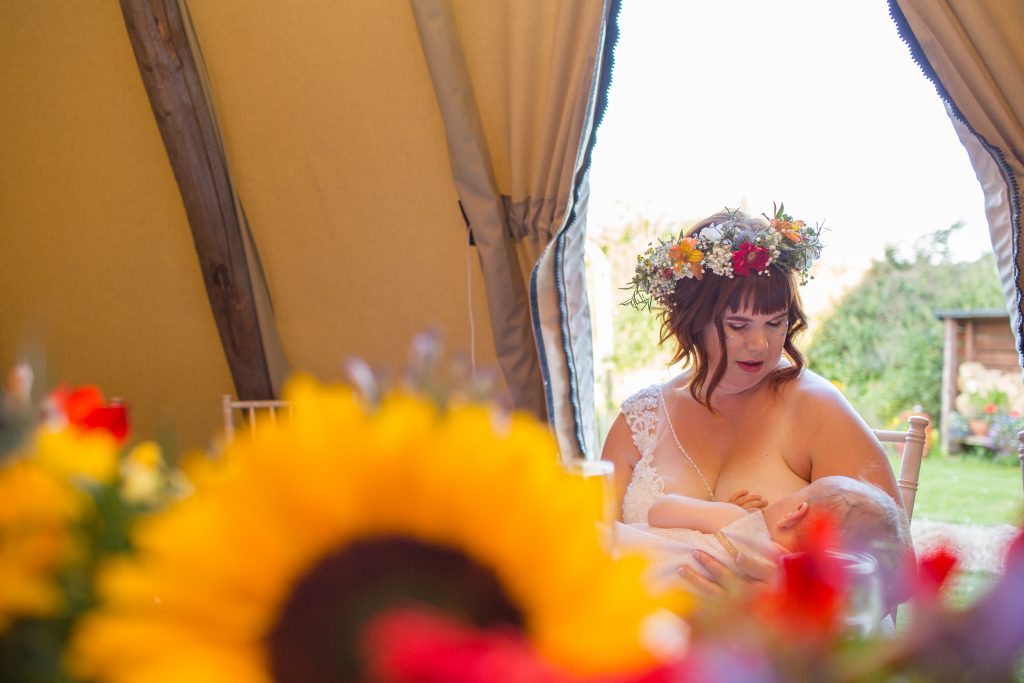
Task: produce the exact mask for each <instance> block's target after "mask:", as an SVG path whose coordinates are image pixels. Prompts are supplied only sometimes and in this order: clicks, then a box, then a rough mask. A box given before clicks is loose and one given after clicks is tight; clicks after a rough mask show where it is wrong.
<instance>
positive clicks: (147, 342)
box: [0, 0, 231, 446]
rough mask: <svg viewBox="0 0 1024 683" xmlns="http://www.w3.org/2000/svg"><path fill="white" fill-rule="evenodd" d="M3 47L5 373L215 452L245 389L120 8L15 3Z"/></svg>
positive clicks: (0, 220) (0, 333)
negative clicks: (69, 391) (234, 401)
mask: <svg viewBox="0 0 1024 683" xmlns="http://www.w3.org/2000/svg"><path fill="white" fill-rule="evenodd" d="M0 44H3V45H4V58H3V60H0V91H2V92H3V97H0V122H2V125H0V158H2V159H3V163H2V164H0V244H2V247H0V253H2V255H3V267H2V268H0V300H2V301H3V302H4V303H3V314H2V318H0V365H2V366H3V367H5V368H6V367H7V366H9V365H10V364H11V363H13V362H14V361H15V360H16V359H19V358H28V359H29V360H32V361H34V365H35V366H36V370H37V372H38V373H40V374H41V375H43V377H41V378H40V379H41V382H40V383H46V384H47V385H50V386H52V384H53V383H55V382H57V381H61V380H63V381H66V382H68V383H71V384H79V383H95V384H98V385H100V386H101V387H102V388H103V389H104V391H105V392H106V394H107V395H108V396H119V397H123V398H124V399H125V400H127V401H128V402H129V403H130V405H131V408H132V420H133V424H134V428H135V435H137V436H140V437H156V436H160V437H164V436H169V435H171V434H172V433H176V434H179V435H180V436H179V438H180V443H181V444H182V445H183V446H195V445H202V444H205V443H206V441H207V439H208V438H209V437H210V436H211V435H212V434H213V430H214V429H215V428H216V427H217V426H218V425H219V423H220V413H219V398H220V395H221V394H222V393H223V392H226V391H230V390H231V380H230V376H229V374H228V370H227V365H226V362H225V361H224V355H223V352H222V351H221V347H220V342H219V340H218V336H217V332H216V328H215V326H214V322H213V319H212V315H211V313H210V309H209V305H208V304H207V300H206V294H205V290H204V288H203V285H202V279H201V276H200V272H199V267H198V263H197V260H196V256H195V250H194V247H193V245H192V240H191V236H190V234H189V230H188V224H187V222H186V219H185V214H184V209H183V207H182V203H181V199H180V196H179V194H178V190H177V186H176V184H175V182H174V178H173V175H172V173H171V168H170V165H169V163H168V161H167V157H166V155H165V153H164V148H163V144H162V142H161V140H160V136H159V133H158V130H157V127H156V124H155V122H154V120H153V115H152V113H151V111H150V109H149V103H148V101H147V99H146V95H145V91H144V89H143V85H142V81H141V79H140V77H139V74H138V70H137V67H136V65H135V59H134V57H133V55H132V52H131V47H130V45H129V42H128V38H127V35H126V33H125V28H124V23H123V20H122V18H121V14H120V10H119V8H118V5H117V3H110V2H96V1H93V2H74V3H65V2H58V1H56V0H31V1H27V0H26V1H18V2H5V3H3V4H2V5H0Z"/></svg>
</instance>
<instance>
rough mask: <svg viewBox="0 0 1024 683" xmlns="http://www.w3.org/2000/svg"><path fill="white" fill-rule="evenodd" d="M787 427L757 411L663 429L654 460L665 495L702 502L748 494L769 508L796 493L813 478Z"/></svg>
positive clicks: (796, 439) (775, 416)
mask: <svg viewBox="0 0 1024 683" xmlns="http://www.w3.org/2000/svg"><path fill="white" fill-rule="evenodd" d="M787 422H788V421H787V420H785V419H783V418H782V417H780V416H779V415H778V414H776V413H775V412H774V411H759V412H758V413H754V414H751V415H744V416H742V418H739V419H732V420H729V419H724V418H719V419H715V420H711V421H707V423H706V424H705V423H702V422H701V421H700V420H690V421H688V423H687V426H688V427H689V428H688V429H685V430H675V429H672V428H671V427H669V428H667V429H665V430H664V432H663V434H662V435H661V436H662V438H659V439H658V446H657V448H656V450H655V452H654V458H653V461H654V465H655V467H656V468H657V470H658V472H659V473H660V474H661V476H662V478H663V480H664V482H665V491H666V492H667V493H681V494H684V495H690V496H696V497H701V498H708V497H709V495H710V494H709V491H711V492H713V497H714V499H715V500H728V499H729V497H730V496H731V495H732V494H734V493H735V492H736V491H739V490H743V489H745V490H748V491H750V492H752V493H756V494H759V495H761V496H762V497H763V498H764V499H765V500H767V501H768V502H771V501H774V500H777V499H778V498H781V497H782V496H785V495H788V494H789V493H792V492H793V491H795V490H796V489H798V488H800V487H801V486H803V485H804V484H806V483H807V482H808V481H809V479H810V474H811V473H810V465H809V459H807V458H806V457H805V454H803V453H802V452H801V447H800V443H799V442H800V441H801V439H800V438H799V435H797V434H793V433H792V431H791V430H790V429H789V426H788V424H787ZM666 426H667V425H666Z"/></svg>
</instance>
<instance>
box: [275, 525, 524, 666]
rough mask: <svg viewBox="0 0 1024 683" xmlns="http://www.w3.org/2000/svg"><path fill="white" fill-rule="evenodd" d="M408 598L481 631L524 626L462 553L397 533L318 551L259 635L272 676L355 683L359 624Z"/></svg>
mask: <svg viewBox="0 0 1024 683" xmlns="http://www.w3.org/2000/svg"><path fill="white" fill-rule="evenodd" d="M410 603H411V604H414V605H415V604H417V603H419V604H426V605H432V606H434V607H437V608H439V609H441V610H443V611H444V612H446V613H447V614H449V615H451V616H452V617H454V618H456V619H461V620H462V621H464V622H466V623H469V624H473V625H475V626H477V627H481V628H486V627H492V626H498V625H506V626H513V627H515V628H517V629H523V628H524V625H525V622H524V619H523V615H522V613H521V612H520V611H519V609H518V608H517V607H516V606H515V605H514V604H513V603H512V601H511V600H510V599H509V597H508V596H507V595H506V594H505V592H504V590H503V589H502V586H501V584H500V582H499V581H498V578H497V577H496V576H495V574H494V572H493V571H491V570H490V569H488V568H486V567H482V566H481V565H479V564H477V563H476V562H474V561H473V560H471V559H470V558H469V557H467V556H466V555H465V554H463V553H462V552H460V551H458V550H456V549H453V548H450V547H447V546H438V545H432V544H429V543H423V542H421V541H416V540H413V539H410V538H405V537H399V536H393V537H383V538H369V539H362V540H358V541H354V542H352V543H349V544H347V545H345V546H344V547H343V548H341V549H339V550H337V551H335V552H333V553H331V554H330V555H327V556H325V557H324V558H323V559H322V560H321V561H320V562H319V563H317V564H316V565H315V566H314V567H313V568H312V570H311V571H309V572H308V573H307V574H305V575H304V576H303V577H302V578H301V579H299V581H298V582H297V584H296V585H295V588H294V590H293V591H292V592H291V594H290V595H289V596H288V600H287V601H286V602H285V604H284V608H283V609H282V610H281V614H280V615H279V617H278V619H277V622H276V623H275V625H274V627H273V629H272V630H271V632H270V634H269V636H268V638H267V645H268V650H269V654H270V666H271V671H272V673H273V677H274V680H275V681H278V682H279V683H305V682H306V681H356V680H359V679H360V678H361V676H360V670H361V666H360V658H359V651H358V646H359V637H360V635H361V633H362V629H363V627H364V625H365V624H366V622H367V621H368V620H370V619H372V618H373V617H374V616H376V615H378V614H381V613H383V612H385V611H388V610H390V609H392V608H395V607H400V606H405V605H408V604H410Z"/></svg>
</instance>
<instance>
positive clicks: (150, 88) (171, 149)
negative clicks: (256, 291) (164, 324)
mask: <svg viewBox="0 0 1024 683" xmlns="http://www.w3.org/2000/svg"><path fill="white" fill-rule="evenodd" d="M120 3H121V12H122V14H123V15H124V21H125V26H126V27H127V29H128V37H129V38H130V39H131V44H132V50H133V51H134V52H135V60H136V62H137V63H138V65H139V73H140V74H141V75H142V81H143V83H144V84H145V86H146V93H147V94H148V95H149V102H150V105H151V107H152V109H153V114H154V116H155V117H156V122H157V125H158V126H159V128H160V135H161V137H162V138H163V141H164V147H165V148H166V149H167V156H168V158H169V159H170V162H171V167H172V168H173V170H174V177H175V179H176V180H177V182H178V188H179V191H180V192H181V198H182V200H183V202H184V204H185V213H186V214H187V216H188V222H189V226H190V228H191V231H192V240H193V242H194V243H195V247H196V253H197V255H198V257H199V266H200V269H201V270H202V273H203V283H204V284H205V286H206V294H207V297H208V298H209V301H210V307H211V309H212V310H213V316H214V319H215V320H216V323H217V330H218V332H219V333H220V340H221V345H222V346H223V347H224V354H225V356H226V357H227V361H228V367H229V368H230V370H231V376H232V378H233V380H234V383H235V390H236V391H237V393H238V396H239V398H241V399H246V400H249V399H270V398H273V397H274V390H273V382H272V377H271V373H270V370H269V368H268V362H267V357H266V353H265V350H264V340H263V336H262V334H261V332H260V325H259V318H258V313H257V309H256V304H255V300H254V296H253V283H252V279H251V277H250V272H249V264H248V259H247V257H246V252H245V242H244V236H243V234H242V229H241V223H240V220H243V219H241V218H240V216H239V211H238V208H237V205H236V203H235V197H234V194H233V191H232V187H231V180H230V176H229V173H228V166H227V159H226V158H225V155H224V151H223V149H222V147H221V145H220V142H219V138H218V132H217V123H216V120H215V118H214V115H213V112H212V111H211V107H210V104H209V102H208V101H207V99H206V97H205V94H204V91H203V83H202V78H201V75H200V73H199V71H198V69H197V62H196V59H195V55H193V52H192V48H191V47H190V45H189V41H188V37H187V34H186V30H185V25H184V21H183V18H182V13H181V10H180V8H179V5H178V2H177V0H120Z"/></svg>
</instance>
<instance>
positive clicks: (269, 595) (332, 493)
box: [71, 379, 659, 682]
mask: <svg viewBox="0 0 1024 683" xmlns="http://www.w3.org/2000/svg"><path fill="white" fill-rule="evenodd" d="M288 399H289V400H290V401H291V402H292V405H293V407H294V411H293V417H292V419H291V420H290V422H289V423H288V424H287V425H285V426H281V425H278V427H277V428H276V429H265V430H259V431H257V433H256V435H255V437H254V438H252V439H249V440H246V439H240V440H238V441H236V442H234V443H233V444H232V445H231V446H229V448H228V452H227V453H226V454H225V455H226V457H227V459H228V460H229V461H231V462H235V463H237V467H233V468H232V474H231V476H227V477H224V478H223V479H217V480H215V481H212V482H211V483H209V484H208V485H207V486H203V487H201V488H199V489H198V490H197V492H196V493H195V495H193V496H192V497H190V498H188V499H185V500H183V501H181V502H179V503H178V504H176V505H175V506H173V507H172V508H170V509H169V510H167V511H166V512H164V513H161V514H159V515H157V516H154V517H153V518H151V519H149V520H147V522H146V523H144V524H143V525H141V526H140V527H139V528H138V529H137V533H136V534H135V536H134V540H135V543H136V547H137V551H138V552H137V554H136V556H135V557H132V558H127V559H121V560H118V561H116V562H114V563H112V564H110V565H108V566H107V567H106V569H105V571H104V572H103V573H102V574H101V576H100V579H99V592H100V596H101V605H100V607H99V608H98V610H97V611H96V612H94V613H93V614H91V615H89V616H87V617H86V618H85V620H84V622H83V623H82V625H81V628H79V629H78V631H77V633H76V635H75V638H74V640H73V644H72V649H71V660H72V662H73V664H74V666H75V668H76V669H77V671H78V672H79V673H81V674H82V675H84V676H87V677H89V678H95V679H98V680H103V681H146V682H155V681H183V680H188V681H225V680H227V681H271V680H275V681H313V680H316V681H323V680H358V679H359V678H360V674H359V672H360V667H361V664H362V662H361V661H360V651H359V640H360V637H361V636H362V635H363V631H364V627H365V625H366V623H367V622H368V621H369V620H371V619H372V618H373V617H374V616H375V615H378V614H380V613H382V612H384V611H386V610H389V609H392V608H395V607H399V606H404V605H406V604H408V603H409V602H413V603H422V604H427V605H431V606H433V607H436V608H441V609H442V610H444V611H445V612H446V613H448V614H451V615H454V616H456V617H458V618H460V619H461V620H463V621H464V622H465V623H467V624H469V625H472V626H476V627H481V628H509V629H511V630H512V631H513V632H519V633H524V634H525V635H526V637H527V638H529V640H530V642H531V643H532V644H533V645H534V647H536V649H537V651H538V652H539V653H540V655H541V656H543V657H545V658H546V659H547V660H548V661H551V662H552V663H553V664H555V665H557V666H560V667H564V668H565V669H566V670H568V671H573V672H577V673H579V674H588V673H594V672H611V671H629V670H635V669H638V668H640V667H644V666H647V665H649V664H650V663H651V661H652V656H651V655H650V653H649V652H648V651H647V650H646V649H645V648H644V646H643V645H642V643H641V630H642V628H641V627H642V626H643V624H644V622H645V620H646V619H647V618H648V617H649V615H651V614H652V612H654V611H655V610H656V608H657V607H658V606H659V604H658V600H659V599H656V598H654V597H652V596H651V595H649V594H648V593H646V592H645V591H644V590H643V589H642V582H641V579H640V576H641V572H642V571H643V566H642V563H641V561H640V560H639V559H635V558H629V559H625V560H612V559H611V558H610V557H609V556H608V554H607V553H606V552H605V551H604V549H603V546H602V539H601V537H600V532H599V529H598V528H597V524H596V521H597V520H598V519H600V516H601V511H602V500H601V491H600V489H599V487H598V486H596V485H593V484H594V482H593V481H588V480H583V479H579V478H574V477H571V476H569V475H567V474H565V473H564V472H563V471H562V470H561V468H560V467H559V466H558V464H557V454H556V447H555V444H554V442H553V440H552V439H551V437H550V435H549V434H548V432H547V431H546V429H544V428H543V427H542V426H540V425H538V424H536V423H535V422H534V421H532V420H531V419H528V418H526V417H523V416H518V415H513V416H511V417H510V418H507V419H506V420H504V422H503V423H502V424H500V425H497V426H496V423H495V416H494V415H492V414H491V413H490V412H489V411H488V410H487V409H486V408H484V407H480V406H464V407H454V408H451V409H449V410H447V411H446V412H439V411H438V409H437V408H436V407H434V405H433V404H431V403H429V402H428V401H425V400H422V399H419V398H414V397H410V396H402V395H393V396H391V397H390V398H388V399H386V400H385V401H384V403H383V404H382V405H381V407H380V408H379V409H378V410H377V411H375V412H373V413H370V412H368V411H367V410H365V409H364V408H362V407H361V406H360V404H359V403H358V402H357V401H356V400H355V399H354V398H352V397H351V395H350V394H349V392H348V391H347V390H343V389H337V388H324V387H320V386H319V385H317V384H316V383H314V382H313V381H312V380H309V379H300V380H296V381H293V383H292V384H291V386H290V388H289V391H288Z"/></svg>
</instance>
